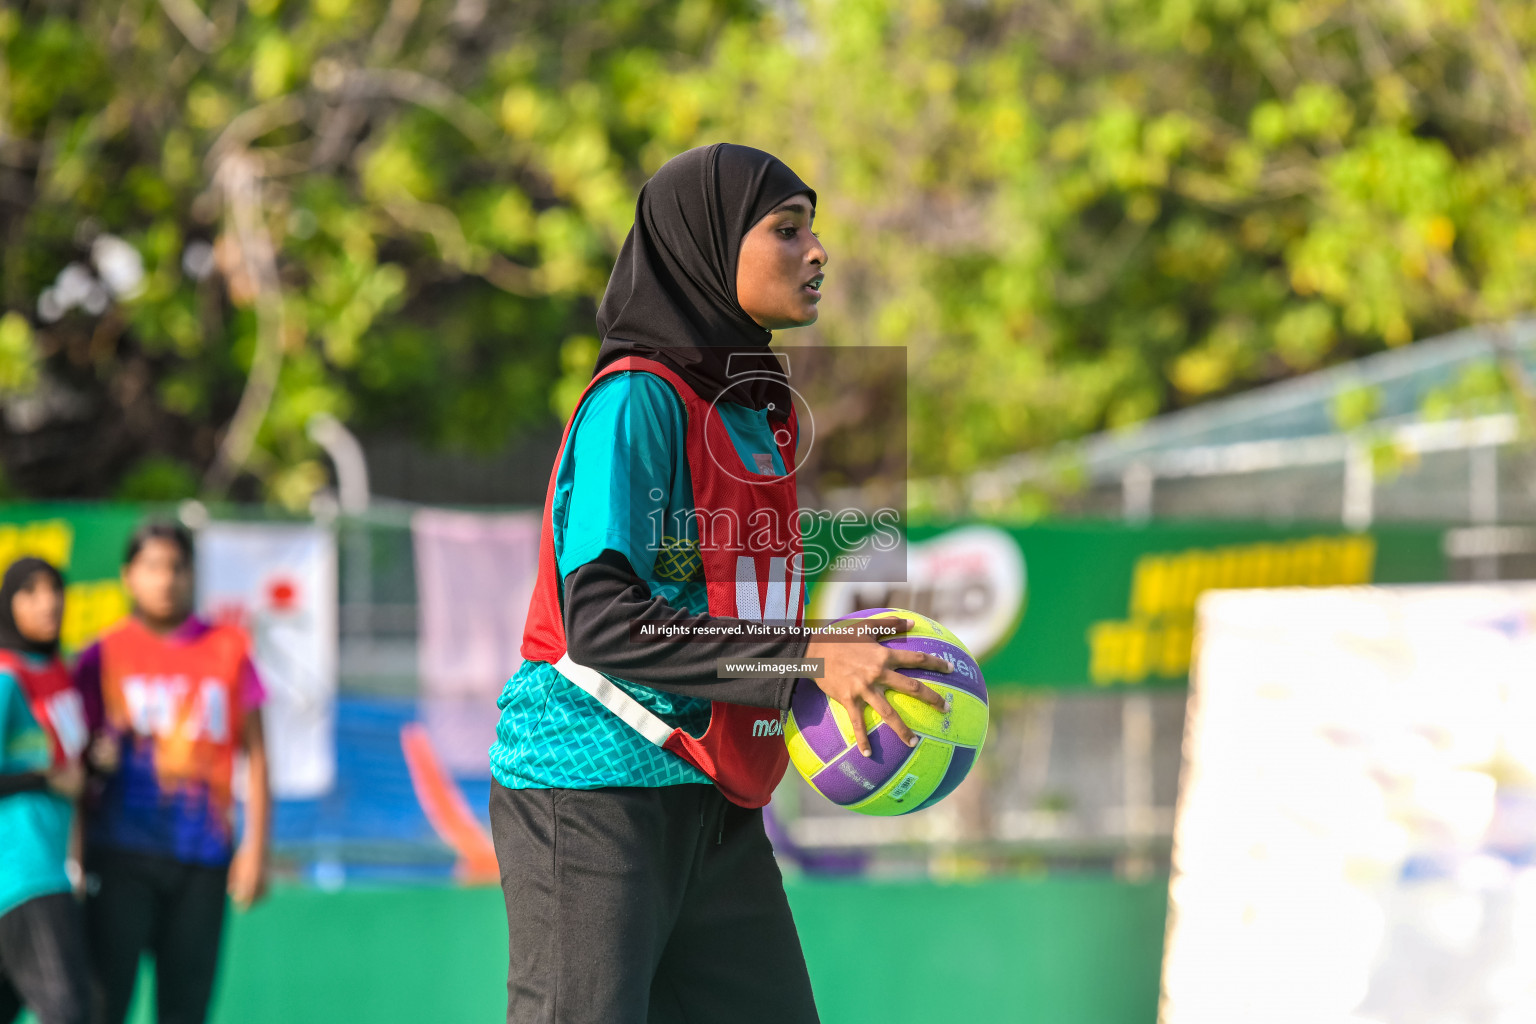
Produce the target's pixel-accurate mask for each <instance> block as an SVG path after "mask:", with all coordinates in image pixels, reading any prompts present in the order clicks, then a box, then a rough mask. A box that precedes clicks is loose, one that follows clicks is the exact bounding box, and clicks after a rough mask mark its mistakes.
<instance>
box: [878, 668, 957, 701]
mask: <svg viewBox="0 0 1536 1024" xmlns="http://www.w3.org/2000/svg"><path fill="white" fill-rule="evenodd" d="M880 682H882V683H884V684H885V685H886V686H887V687H888V688H890V689H892V690H895V691H896V692H898V693H904V694H906V695H907V696H909V697H916V698H917V699H918V700H920V701H922V702H923V703H924V704H927V705H928V706H929V707H932V708H937V709H938V710H940V711H943V710H944V698H943V696H942V695H940V693H939V691H937V690H935V689H934V688H933V687H931V686H929V685H928V684H927V683H925V682H923V681H922V680H921V679H914V678H913V677H911V676H908V675H902V674H901V673H900V672H897V671H896V670H895V669H889V668H888V669H886V670H885V671H884V672H883V673H881V675H880Z"/></svg>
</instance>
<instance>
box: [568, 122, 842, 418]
mask: <svg viewBox="0 0 1536 1024" xmlns="http://www.w3.org/2000/svg"><path fill="white" fill-rule="evenodd" d="M796 195H808V196H810V200H811V207H812V209H814V208H815V206H816V193H815V192H814V191H812V190H811V188H810V187H809V186H807V185H806V184H805V182H803V181H801V180H800V177H799V175H797V174H795V172H794V171H792V170H790V169H789V167H788V166H786V165H785V164H784V162H783V161H782V160H780V159H779V158H778V157H776V156H772V155H771V154H768V153H764V152H763V151H762V150H760V149H751V148H749V147H747V146H736V145H732V144H731V143H728V142H717V143H715V144H714V145H712V146H700V147H699V148H697V149H690V150H688V151H687V152H685V153H681V154H679V155H677V156H675V157H673V158H672V159H671V160H668V161H667V162H666V163H665V164H663V165H662V167H661V169H660V170H659V171H657V172H656V174H655V175H654V176H653V177H652V178H651V180H650V181H648V182H646V183H645V187H643V188H642V189H641V190H640V199H639V201H638V202H636V204H635V226H634V227H633V228H631V229H630V232H629V237H628V238H626V239H624V247H623V248H622V249H620V250H619V259H618V262H617V263H615V264H614V266H613V276H612V277H610V278H609V280H608V290H607V291H606V292H604V293H603V302H602V305H601V306H599V307H598V310H597V330H598V334H599V335H600V336H601V337H602V339H603V344H602V348H601V349H599V351H598V355H597V366H596V367H595V369H594V373H595V372H596V371H597V370H601V369H602V368H603V367H604V366H607V365H608V364H609V363H611V362H612V361H613V360H615V359H618V358H619V357H621V356H627V355H639V356H646V357H648V358H652V359H657V360H660V361H663V362H665V363H666V364H667V365H668V366H669V367H670V368H672V369H673V370H674V371H676V372H677V374H678V375H679V376H681V377H682V378H683V379H684V380H686V381H687V382H688V383H689V385H691V386H692V387H693V389H694V390H695V391H696V392H698V394H699V397H700V398H702V399H704V401H706V402H713V401H715V399H717V398H719V397H720V394H721V393H722V392H723V391H725V390H726V388H728V387H730V384H731V377H733V376H734V377H738V378H739V377H740V376H741V374H742V371H743V370H744V369H748V370H751V371H754V372H755V373H758V374H760V373H762V372H763V371H768V372H769V373H772V374H775V375H776V379H775V378H764V377H762V376H756V377H755V379H753V380H750V381H749V382H747V383H744V384H743V383H738V385H737V386H736V387H734V388H731V394H730V401H733V402H739V403H740V404H742V405H749V406H751V407H753V408H755V409H763V408H766V407H767V406H768V404H769V403H770V402H771V403H773V404H774V406H775V408H777V409H780V410H787V409H788V408H789V391H788V387H787V385H786V384H785V383H784V381H783V376H784V371H783V370H782V368H781V367H780V366H779V364H778V363H777V361H775V360H774V359H773V357H772V356H771V355H770V354H769V352H768V343H769V341H771V340H772V338H773V334H772V332H770V331H769V330H767V329H766V328H763V327H760V326H758V324H757V322H756V321H755V320H753V319H752V318H751V317H750V316H748V315H747V313H746V311H745V310H744V309H742V308H741V303H740V302H739V301H738V300H737V298H736V257H737V254H738V252H739V251H740V249H741V240H742V237H743V236H745V235H746V233H747V232H748V231H749V230H750V229H751V228H752V225H754V224H756V223H757V222H758V221H759V220H762V219H763V217H765V216H767V215H768V214H769V213H770V212H771V211H772V210H773V209H774V208H775V207H776V206H778V205H779V204H780V203H782V202H784V200H786V199H788V198H790V197H791V196H796ZM733 353H736V354H737V357H736V358H735V359H731V358H730V357H731V355H732V354H733Z"/></svg>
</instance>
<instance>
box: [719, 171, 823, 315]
mask: <svg viewBox="0 0 1536 1024" xmlns="http://www.w3.org/2000/svg"><path fill="white" fill-rule="evenodd" d="M815 216H816V211H815V209H814V208H813V207H812V206H811V200H810V197H809V196H803V195H800V196H792V197H791V198H789V199H786V200H785V201H784V202H782V203H780V204H779V206H778V207H776V208H775V209H774V210H773V212H771V213H769V214H768V216H766V217H764V218H763V219H762V220H760V221H758V222H757V223H756V224H754V225H752V229H751V230H750V231H748V232H747V234H746V237H745V238H743V239H742V240H741V252H740V254H739V255H738V257H737V260H736V300H737V301H738V302H740V303H741V308H742V309H744V310H746V311H747V315H748V316H750V317H751V318H752V319H753V320H755V321H757V324H758V326H759V327H766V328H767V329H768V330H770V331H776V330H781V329H783V328H786V327H804V326H805V325H806V324H813V323H815V322H816V303H818V302H820V301H821V278H822V269H823V268H824V267H825V266H826V265H827V250H826V249H824V248H822V245H821V242H820V240H818V239H817V237H816V236H815V235H814V234H813V233H812V232H811V221H812V220H813V219H814V218H815Z"/></svg>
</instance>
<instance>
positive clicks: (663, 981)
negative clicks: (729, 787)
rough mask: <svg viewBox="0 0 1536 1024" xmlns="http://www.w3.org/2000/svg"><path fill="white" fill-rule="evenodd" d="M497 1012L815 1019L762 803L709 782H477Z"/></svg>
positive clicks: (534, 1017)
mask: <svg viewBox="0 0 1536 1024" xmlns="http://www.w3.org/2000/svg"><path fill="white" fill-rule="evenodd" d="M491 832H492V835H493V836H494V838H495V842H496V857H497V860H498V861H499V862H500V864H501V888H502V892H503V894H504V895H505V897H506V903H507V932H508V939H509V955H510V962H509V965H508V970H507V1021H508V1024H756V1022H759V1021H760V1022H763V1024H815V1022H816V1021H817V1019H818V1018H817V1016H816V1006H815V1003H814V1001H813V1000H812V997H811V983H810V978H809V976H808V975H807V974H806V970H805V958H804V956H803V955H802V954H801V952H800V938H799V936H798V935H797V934H796V932H795V923H794V920H793V918H791V917H790V913H789V903H788V901H787V900H786V899H785V897H784V883H783V879H782V878H781V877H780V875H779V868H778V864H777V863H776V862H775V861H774V859H773V848H772V847H771V846H770V845H769V842H768V837H767V836H766V835H765V834H764V832H763V815H762V812H761V811H749V810H745V809H743V808H740V807H737V806H735V805H734V804H731V803H729V802H728V801H726V799H725V798H724V797H722V796H721V795H720V793H719V791H718V790H716V789H715V788H714V787H713V786H705V785H686V786H662V787H657V788H653V789H646V788H610V789H594V790H578V789H516V790H514V789H507V788H505V787H503V786H500V785H494V784H493V785H492V787H491Z"/></svg>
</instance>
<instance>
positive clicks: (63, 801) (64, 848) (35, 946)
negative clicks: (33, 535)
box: [0, 558, 90, 1024]
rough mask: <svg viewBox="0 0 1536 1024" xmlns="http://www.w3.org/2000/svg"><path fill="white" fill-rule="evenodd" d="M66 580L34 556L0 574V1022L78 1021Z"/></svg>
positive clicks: (84, 962) (77, 742)
mask: <svg viewBox="0 0 1536 1024" xmlns="http://www.w3.org/2000/svg"><path fill="white" fill-rule="evenodd" d="M63 610H64V580H63V578H62V577H61V576H60V575H59V571H58V570H57V569H55V568H54V567H53V566H51V565H49V564H48V563H47V562H45V561H43V560H42V559H40V558H23V559H21V560H19V561H17V562H16V563H15V564H13V565H12V566H11V567H10V568H9V569H7V570H6V572H5V576H4V577H3V579H0V1022H5V1024H9V1022H10V1021H11V1020H13V1019H14V1018H15V1016H16V1015H17V1013H19V1012H20V1010H21V1008H22V1006H24V1005H25V1006H28V1007H30V1008H31V1009H32V1012H33V1013H34V1014H36V1015H37V1019H38V1021H39V1024H84V1022H85V1021H86V1019H87V1016H88V1013H89V995H90V989H89V967H88V963H89V961H88V959H87V956H88V954H87V952H86V946H85V932H84V927H83V925H82V923H81V920H80V911H79V907H78V906H77V905H76V903H75V898H74V896H73V895H72V893H71V891H70V880H69V876H68V874H67V873H66V871H65V859H66V856H67V852H68V845H69V833H70V828H71V824H72V819H73V817H74V809H75V801H76V799H77V798H78V797H79V796H80V791H81V789H82V788H83V786H84V783H85V772H84V769H83V767H82V765H81V760H80V758H81V754H82V752H83V750H84V747H85V741H86V735H87V733H86V725H85V709H84V706H83V704H82V703H81V700H80V695H79V694H78V693H77V692H76V691H75V689H74V687H73V685H72V684H71V683H70V678H69V673H68V672H67V671H66V670H65V668H64V665H63V663H62V662H61V661H60V660H59V655H58V651H59V625H60V623H61V621H62V618H63Z"/></svg>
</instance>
